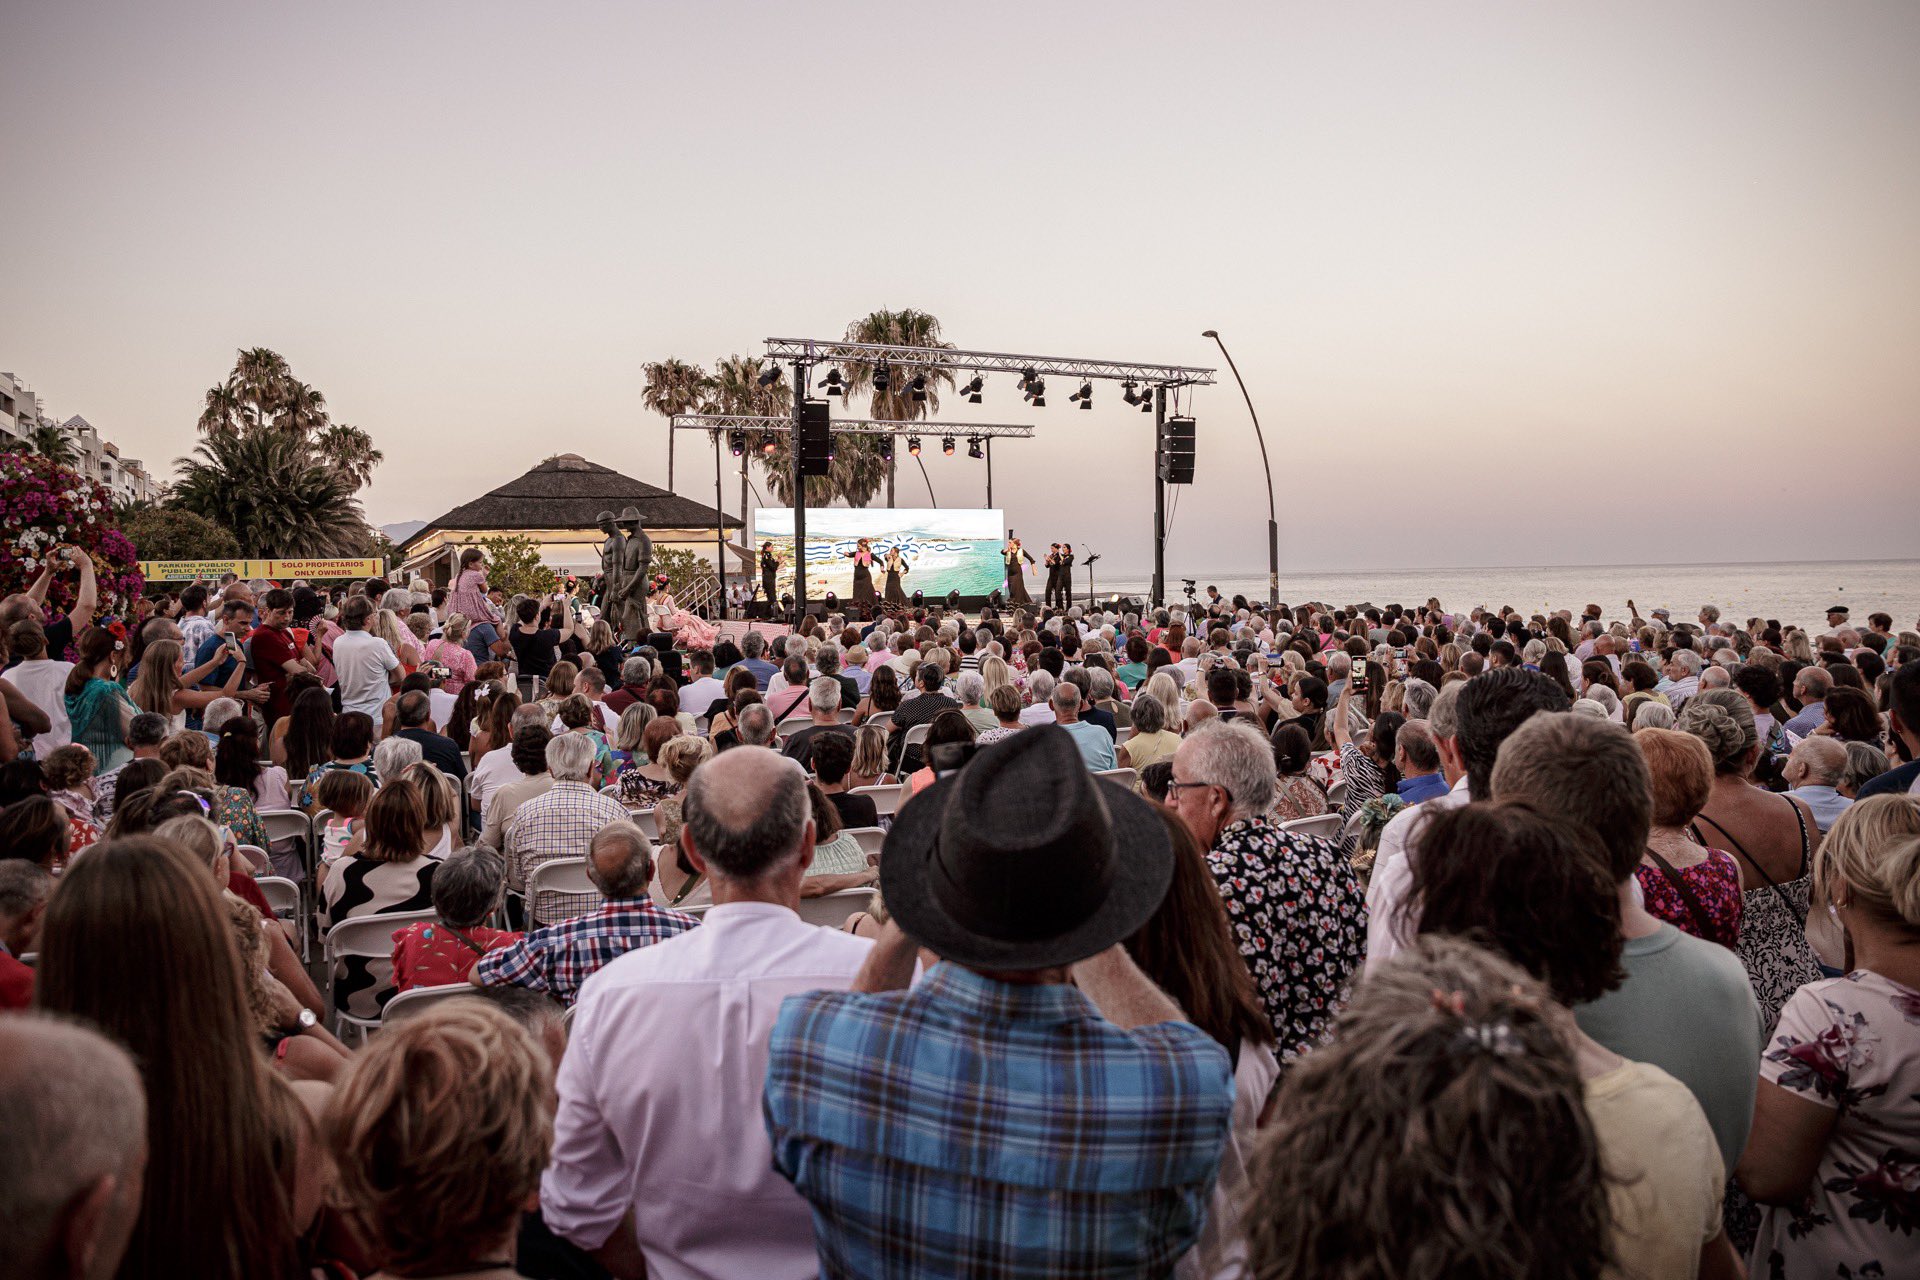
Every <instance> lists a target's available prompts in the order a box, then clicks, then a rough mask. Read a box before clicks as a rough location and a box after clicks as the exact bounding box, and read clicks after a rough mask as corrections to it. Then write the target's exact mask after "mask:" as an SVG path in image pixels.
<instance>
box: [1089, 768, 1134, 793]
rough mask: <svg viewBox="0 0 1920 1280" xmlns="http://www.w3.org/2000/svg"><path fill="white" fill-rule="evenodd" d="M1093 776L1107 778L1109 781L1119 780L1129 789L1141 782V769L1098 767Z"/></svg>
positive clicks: (1118, 781)
mask: <svg viewBox="0 0 1920 1280" xmlns="http://www.w3.org/2000/svg"><path fill="white" fill-rule="evenodd" d="M1093 776H1094V777H1096V778H1105V779H1106V780H1107V781H1108V782H1117V783H1119V784H1120V785H1121V786H1123V787H1125V788H1126V789H1127V790H1129V791H1131V790H1133V789H1134V787H1136V786H1138V785H1139V782H1140V771H1139V770H1137V769H1096V770H1094V773H1093Z"/></svg>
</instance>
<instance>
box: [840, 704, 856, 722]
mask: <svg viewBox="0 0 1920 1280" xmlns="http://www.w3.org/2000/svg"><path fill="white" fill-rule="evenodd" d="M856 714H858V712H857V710H856V709H855V708H853V707H842V708H840V713H839V719H840V723H841V724H852V723H853V717H854V716H855V715H856Z"/></svg>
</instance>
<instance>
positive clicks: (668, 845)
mask: <svg viewBox="0 0 1920 1280" xmlns="http://www.w3.org/2000/svg"><path fill="white" fill-rule="evenodd" d="M711 759H713V744H712V743H711V742H709V741H708V740H707V739H705V738H696V737H693V736H692V735H690V734H681V735H679V736H678V737H674V738H669V739H667V741H666V744H665V745H664V746H662V747H661V748H660V760H659V764H660V767H661V768H662V769H663V770H665V772H666V775H667V778H668V780H669V784H670V785H671V787H672V790H670V791H668V792H667V793H666V794H665V795H663V796H661V797H660V802H659V803H658V804H657V805H655V806H654V810H653V819H654V821H655V822H656V823H658V824H659V826H660V838H659V840H657V841H655V843H656V844H657V845H659V847H660V848H661V850H663V851H665V850H672V856H671V857H668V856H666V854H665V852H663V853H662V854H661V856H660V857H659V858H658V859H656V860H655V865H654V869H653V876H654V880H653V883H654V889H655V894H654V896H655V897H656V898H658V899H659V900H660V901H661V902H663V903H665V904H666V905H667V906H670V907H677V906H680V905H682V904H684V903H687V902H688V899H689V896H690V895H692V894H693V890H694V888H695V886H696V885H697V884H698V883H699V882H700V875H699V873H698V872H696V871H695V870H694V868H693V865H692V864H691V863H689V862H688V861H687V857H686V855H685V854H684V853H682V852H680V804H681V801H682V800H684V799H685V798H686V794H687V780H688V779H690V778H692V777H693V771H694V770H695V769H698V768H699V767H700V766H701V765H703V764H705V763H706V762H707V761H709V760H711ZM703 901H705V902H710V901H712V893H711V891H708V892H705V893H702V894H700V895H699V896H697V897H694V898H693V902H694V903H695V904H697V903H699V902H703Z"/></svg>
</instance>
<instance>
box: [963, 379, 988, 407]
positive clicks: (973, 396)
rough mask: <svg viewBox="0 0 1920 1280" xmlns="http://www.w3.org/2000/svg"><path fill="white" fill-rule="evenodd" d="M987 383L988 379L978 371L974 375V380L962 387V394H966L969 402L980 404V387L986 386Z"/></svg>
mask: <svg viewBox="0 0 1920 1280" xmlns="http://www.w3.org/2000/svg"><path fill="white" fill-rule="evenodd" d="M986 383H987V380H986V379H985V378H983V377H981V376H980V375H979V374H977V373H976V374H974V375H973V381H972V382H969V383H968V384H967V385H966V386H964V387H962V388H960V394H961V395H964V396H965V397H966V398H967V403H968V404H979V403H980V388H981V387H983V386H985V385H986Z"/></svg>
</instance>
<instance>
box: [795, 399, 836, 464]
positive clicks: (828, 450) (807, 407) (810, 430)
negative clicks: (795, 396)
mask: <svg viewBox="0 0 1920 1280" xmlns="http://www.w3.org/2000/svg"><path fill="white" fill-rule="evenodd" d="M832 462H833V430H832V425H831V422H830V421H829V419H828V417H827V402H826V401H824V400H809V401H807V402H806V403H805V404H803V405H801V406H800V474H801V475H803V476H824V475H826V474H827V473H828V471H829V470H830V468H831V466H832Z"/></svg>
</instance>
